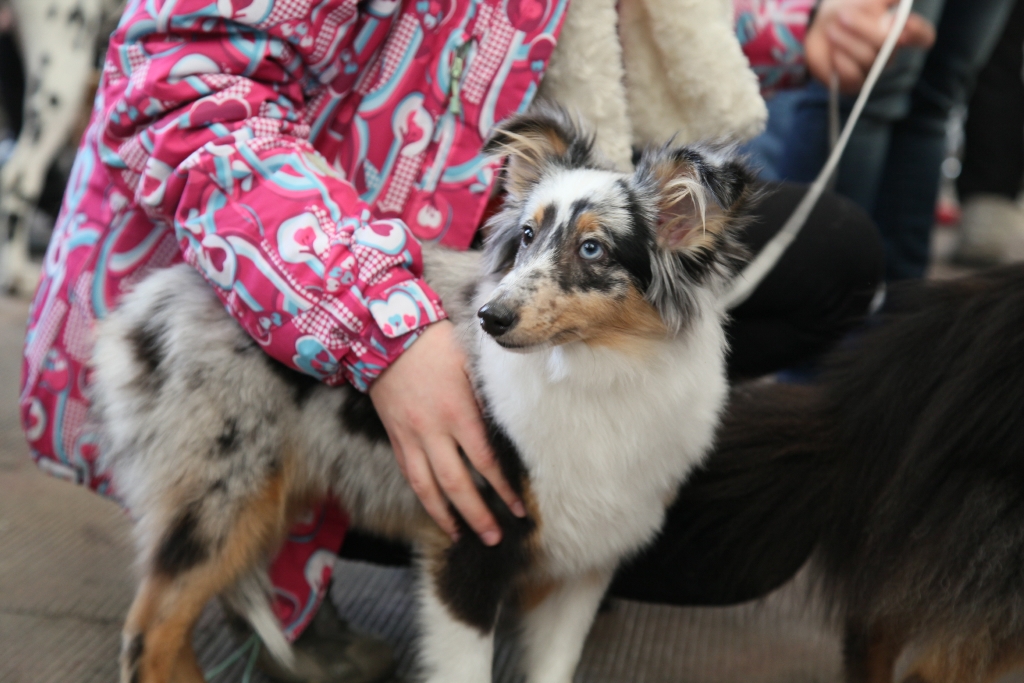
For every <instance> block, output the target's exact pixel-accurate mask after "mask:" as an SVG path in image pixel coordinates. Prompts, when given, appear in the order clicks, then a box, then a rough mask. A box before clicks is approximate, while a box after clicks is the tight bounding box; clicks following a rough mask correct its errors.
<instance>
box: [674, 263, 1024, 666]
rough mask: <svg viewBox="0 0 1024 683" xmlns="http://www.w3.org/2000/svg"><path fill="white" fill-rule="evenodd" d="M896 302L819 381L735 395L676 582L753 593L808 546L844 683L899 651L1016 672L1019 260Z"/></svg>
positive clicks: (1023, 624) (1020, 520) (1023, 404)
mask: <svg viewBox="0 0 1024 683" xmlns="http://www.w3.org/2000/svg"><path fill="white" fill-rule="evenodd" d="M895 295H896V301H895V305H894V306H892V307H891V308H893V309H894V310H893V312H892V315H891V316H890V319H889V320H887V321H886V322H885V323H884V324H883V325H881V326H879V327H878V328H876V329H875V330H873V331H871V332H870V333H868V334H866V335H865V336H864V337H863V338H861V339H858V340H856V341H855V342H854V343H853V344H852V345H851V347H850V348H849V349H846V350H843V351H841V352H838V353H837V354H836V355H834V356H833V357H832V359H831V360H830V362H829V363H828V370H827V372H826V373H825V375H824V377H823V380H822V382H821V384H820V386H815V387H793V386H786V385H753V386H750V387H747V388H745V389H742V390H739V391H737V392H736V394H735V395H734V397H733V401H732V403H731V405H730V408H729V410H728V413H727V417H726V419H725V421H724V424H723V428H722V431H721V433H720V440H719V446H718V450H716V452H715V453H714V454H713V455H712V456H710V457H709V458H708V459H707V461H706V463H705V464H704V465H702V467H701V468H700V469H699V470H698V471H696V472H695V473H694V474H693V475H692V478H691V479H690V480H689V481H688V483H687V484H686V485H685V486H684V487H683V489H682V490H681V492H680V498H679V505H680V506H681V507H680V508H676V509H675V510H673V515H674V516H676V515H678V516H680V518H681V519H686V520H687V522H688V524H687V525H686V528H685V529H682V530H680V533H679V535H678V538H677V537H676V536H673V538H674V540H677V541H678V542H679V543H680V545H681V546H682V547H689V548H691V549H692V552H691V553H690V555H691V556H693V557H695V558H699V559H697V560H695V561H694V563H693V565H691V566H689V567H681V568H680V570H681V577H682V574H683V573H685V576H686V578H687V579H689V580H701V579H706V580H707V581H709V582H710V583H714V584H716V589H715V590H716V591H717V592H718V593H719V594H721V595H729V594H733V595H738V596H744V597H746V598H751V597H755V595H756V594H757V593H759V592H764V590H763V589H766V588H770V587H771V584H777V583H780V582H781V581H783V580H784V579H785V578H786V576H787V575H791V574H792V573H793V572H794V571H795V570H796V568H798V567H799V566H800V565H801V564H803V562H804V560H806V559H807V558H808V557H809V556H810V557H811V559H812V571H813V572H814V573H815V574H816V575H817V577H818V578H820V581H821V587H822V588H823V596H824V598H825V600H826V603H827V604H828V605H829V606H830V607H831V608H832V610H833V613H834V615H835V616H836V617H837V618H838V619H839V620H840V623H842V624H843V625H844V628H845V664H846V677H847V681H849V682H850V683H868V682H870V683H889V682H890V681H892V680H894V678H895V677H896V676H897V672H896V671H895V669H896V668H897V659H898V658H899V657H900V656H901V653H904V652H905V651H906V652H907V656H908V659H907V660H905V661H908V662H909V664H908V665H907V666H908V668H907V669H906V670H905V671H903V672H902V673H901V675H900V676H899V680H902V681H906V682H908V683H909V682H911V681H913V682H915V683H974V682H980V681H994V680H997V679H998V678H999V677H1000V676H1001V675H1003V674H1006V673H1007V672H1008V671H1009V670H1011V669H1014V668H1017V667H1020V666H1021V665H1022V664H1024V267H1013V268H1008V269H1003V270H997V271H992V272H990V273H986V274H983V275H979V276H974V277H971V278H968V279H964V280H960V281H953V282H943V283H934V284H928V285H915V286H912V287H911V288H909V289H901V290H898V291H897V292H895ZM683 554H686V553H685V551H684V552H683ZM681 564H685V563H681ZM899 668H900V669H901V670H902V669H903V667H902V666H900V667H899ZM1015 680H1016V679H1015Z"/></svg>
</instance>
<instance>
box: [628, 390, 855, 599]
mask: <svg viewBox="0 0 1024 683" xmlns="http://www.w3.org/2000/svg"><path fill="white" fill-rule="evenodd" d="M833 431H834V430H832V429H831V425H830V424H829V423H828V420H827V419H826V418H825V416H824V415H823V413H822V407H821V399H820V394H819V392H818V390H817V389H815V388H812V387H803V386H791V385H784V384H774V383H759V384H754V385H748V386H746V387H741V388H738V389H736V390H734V392H733V395H732V397H731V399H730V403H729V407H728V409H727V414H726V416H725V419H724V421H723V424H722V426H721V428H720V430H719V435H718V444H717V446H716V448H715V449H714V451H713V452H712V453H711V454H710V455H709V456H708V458H707V459H706V460H705V462H704V463H703V464H702V465H701V466H700V467H699V468H698V469H697V470H696V471H695V472H694V473H693V474H692V475H691V477H690V479H689V480H688V481H687V483H686V484H685V485H684V486H683V487H682V488H681V489H680V491H679V497H678V498H677V500H676V502H675V504H674V505H673V506H672V507H671V509H670V511H669V516H668V519H667V520H666V524H665V527H664V528H663V530H662V539H663V540H661V539H659V542H658V545H657V546H656V547H655V549H652V551H651V554H650V555H647V556H641V557H640V558H638V560H637V564H636V565H634V566H635V567H641V566H643V567H647V566H649V563H650V562H652V561H654V558H658V559H657V561H658V562H659V563H661V562H664V563H671V564H665V565H664V567H665V569H666V571H671V575H672V576H674V577H677V579H678V580H677V582H676V584H675V587H674V588H673V590H674V591H676V592H677V593H678V594H676V595H673V596H672V597H673V601H675V602H679V603H681V604H691V605H725V604H735V603H739V602H744V601H747V600H751V599H754V598H759V597H762V596H763V595H765V594H766V593H768V592H769V591H771V590H773V589H774V588H776V587H778V586H780V585H782V584H783V583H785V582H786V581H788V580H789V579H790V578H792V576H793V575H794V574H795V573H796V572H797V571H798V570H799V569H800V567H801V566H803V565H804V563H805V562H806V561H807V559H808V558H809V557H810V555H811V553H812V551H813V550H814V548H815V546H816V544H817V542H818V538H819V535H820V533H821V526H822V515H821V512H822V508H824V507H825V505H826V503H827V498H828V490H829V488H830V486H831V478H832V476H833V475H832V472H833V471H834V470H835V467H834V459H835V457H836V455H835V453H834V452H833V443H832V440H831V434H832V433H833ZM669 567H671V569H670V570H669ZM621 576H622V577H623V579H622V580H621V581H620V584H621V583H624V582H625V581H627V580H628V581H629V583H630V585H629V587H628V589H626V590H621V591H620V592H621V593H623V594H625V595H626V596H628V597H632V598H635V599H641V600H656V599H657V598H658V596H659V594H660V592H663V591H664V590H665V587H664V586H663V585H652V586H651V589H650V590H651V591H652V592H651V594H650V595H647V594H646V593H645V589H644V588H643V583H644V581H643V580H641V579H639V578H636V579H634V578H632V577H637V576H638V574H633V575H632V577H631V575H630V570H628V569H627V570H626V571H625V572H624V573H623V574H622V575H621ZM616 588H617V589H619V588H620V585H617V586H616Z"/></svg>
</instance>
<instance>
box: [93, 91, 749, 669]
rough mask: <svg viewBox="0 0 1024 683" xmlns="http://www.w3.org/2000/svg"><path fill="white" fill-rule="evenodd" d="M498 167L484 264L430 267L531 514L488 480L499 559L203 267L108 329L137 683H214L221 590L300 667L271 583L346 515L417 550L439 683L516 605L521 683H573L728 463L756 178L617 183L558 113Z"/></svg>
mask: <svg viewBox="0 0 1024 683" xmlns="http://www.w3.org/2000/svg"><path fill="white" fill-rule="evenodd" d="M488 150H489V151H490V152H492V153H494V154H500V155H503V156H507V157H508V162H507V165H506V169H505V184H506V187H507V192H508V198H507V200H506V203H505V205H504V209H503V210H502V212H501V213H500V214H499V215H497V216H496V217H495V218H494V219H493V220H492V221H491V223H490V226H489V230H490V232H489V236H488V239H487V240H486V244H485V248H484V251H483V253H482V255H480V254H478V253H472V252H471V253H456V252H451V251H446V250H442V249H437V248H433V249H427V250H425V251H426V254H425V270H426V276H427V279H428V280H429V281H430V283H431V285H432V286H433V287H434V288H435V289H436V291H438V293H439V294H440V295H441V296H442V298H443V300H444V302H445V304H446V308H447V310H448V312H449V315H450V316H451V318H452V319H453V321H454V322H455V323H456V324H457V325H459V326H461V328H462V332H463V334H462V335H461V338H462V339H463V340H464V344H465V348H466V352H467V354H468V355H469V357H470V359H471V375H472V377H473V380H474V383H475V387H476V390H477V392H478V396H479V400H480V402H481V404H482V406H483V408H484V413H485V419H486V421H487V423H488V429H489V437H490V441H491V445H492V446H493V448H494V450H495V452H496V455H497V457H498V459H499V460H500V463H501V466H502V468H503V471H504V473H505V475H506V477H507V478H508V480H509V482H510V484H511V485H512V486H513V487H514V488H515V489H516V490H517V491H518V492H519V493H520V495H521V496H522V497H523V499H524V500H525V501H526V502H527V509H528V513H529V514H528V517H527V518H526V519H520V518H517V517H515V516H514V515H512V514H511V512H509V510H507V509H506V508H505V507H504V504H503V503H502V502H501V500H500V498H498V497H497V496H496V495H495V494H494V492H493V491H491V490H490V489H489V488H488V487H487V485H486V483H481V484H480V485H481V488H482V491H483V493H484V496H485V499H486V500H487V501H488V504H489V505H490V506H491V508H492V510H493V512H494V513H495V515H496V517H497V519H498V520H499V522H500V524H501V526H502V529H503V532H504V537H503V541H502V542H501V543H500V544H499V545H498V546H496V547H493V548H489V547H485V546H484V545H483V544H482V543H481V542H480V541H479V540H478V539H477V537H476V536H475V534H473V533H472V532H470V531H469V529H468V527H465V526H464V525H463V532H464V533H462V534H461V537H460V538H459V540H458V541H456V542H453V541H452V540H450V539H449V538H448V537H447V536H446V535H445V534H443V533H442V532H441V531H440V529H438V528H437V527H436V526H435V524H434V523H433V522H432V521H431V520H430V518H429V517H427V515H426V513H425V512H424V510H423V509H422V508H421V506H420V504H419V502H418V500H417V498H416V496H415V495H414V494H413V491H412V490H411V489H410V487H409V486H408V485H407V483H406V481H405V479H404V478H403V477H402V474H401V472H400V471H399V468H398V465H397V464H396V462H395V458H394V455H393V453H392V450H391V447H390V445H389V442H388V438H387V434H386V433H385V431H384V428H383V426H382V424H381V422H380V420H379V419H378V417H377V415H376V413H375V412H374V410H373V407H372V404H371V403H370V402H369V399H368V398H367V397H366V396H365V395H363V394H360V393H358V392H357V391H355V390H354V389H352V388H348V387H335V388H330V387H327V386H324V385H321V384H318V383H316V382H314V381H312V380H311V379H309V378H307V377H305V376H301V375H298V374H297V373H293V372H292V371H291V370H289V369H287V368H284V367H283V366H280V365H278V364H277V363H276V362H275V361H273V360H271V359H270V358H269V357H268V356H266V355H265V354H264V353H263V352H262V351H261V350H260V349H259V348H258V347H257V346H256V344H255V343H254V342H253V341H252V340H251V339H250V338H249V337H248V336H247V335H246V334H245V332H243V330H242V329H241V328H240V327H239V326H238V325H237V324H236V323H235V322H234V321H233V320H232V319H231V318H229V317H228V315H227V314H226V313H225V311H224V309H223V307H222V306H221V304H220V303H219V302H218V300H217V298H216V297H215V296H214V294H213V293H212V292H211V291H210V287H209V286H208V285H207V284H206V283H205V282H203V280H202V278H201V277H200V276H199V275H197V274H196V273H195V272H193V271H192V270H191V269H190V268H188V267H187V266H177V267H174V268H170V269H166V270H162V271H159V272H155V273H153V274H152V275H151V276H150V277H149V278H148V279H146V280H145V281H143V282H141V283H140V284H139V285H138V286H137V287H136V288H135V289H134V290H133V291H132V292H131V293H129V294H128V295H126V297H125V299H124V301H123V304H122V305H121V306H120V307H119V309H118V310H117V311H116V312H114V313H113V314H112V315H110V316H109V317H108V318H107V319H106V320H104V321H103V323H102V324H101V325H100V327H99V329H98V336H97V344H96V350H95V355H94V363H95V393H94V402H95V417H96V419H97V421H98V422H99V423H100V424H101V426H102V427H103V429H104V432H105V435H106V449H105V452H106V457H107V458H108V459H109V465H110V467H111V468H112V470H113V472H114V474H115V477H116V482H117V486H118V490H119V491H120V492H121V493H122V494H123V496H124V498H125V500H126V502H127V504H128V506H129V507H130V509H131V511H132V513H133V515H134V517H135V518H136V520H137V523H136V529H137V537H138V544H139V564H140V567H141V573H142V577H141V584H140V587H139V589H138V593H137V595H136V598H135V601H134V603H133V605H132V607H131V609H130V611H129V614H128V618H127V623H126V625H125V630H124V648H123V652H122V662H121V664H122V670H121V671H122V673H121V676H122V681H123V683H129V682H130V681H137V682H138V683H166V682H168V681H170V680H172V678H173V680H174V681H185V680H188V681H193V680H195V681H201V680H202V679H201V677H200V673H199V670H198V668H197V666H196V663H195V661H194V656H193V654H192V650H191V648H190V646H189V636H190V633H191V630H192V627H193V625H194V623H195V621H196V619H197V617H198V616H199V612H200V610H201V609H202V607H203V605H204V603H206V602H207V600H209V599H210V598H211V597H213V596H214V595H217V594H223V595H225V597H226V598H227V599H228V600H229V601H232V602H234V603H235V604H236V605H237V606H239V608H240V610H241V611H242V612H244V613H245V614H247V615H248V616H249V618H250V620H251V621H252V622H253V626H254V627H255V628H256V629H257V630H258V631H259V632H260V634H261V636H262V637H263V639H264V641H265V642H266V643H268V645H269V646H271V649H272V650H273V651H274V652H275V654H276V655H277V656H279V657H280V658H281V659H283V660H285V661H288V659H289V656H290V652H289V649H288V645H287V643H286V642H285V641H284V640H283V637H282V636H281V635H280V633H279V630H278V627H277V626H276V624H275V623H274V622H273V618H272V617H270V616H269V612H268V609H267V600H266V597H265V595H264V593H263V586H265V580H264V579H262V578H261V577H262V576H263V569H264V567H265V563H266V560H267V558H268V557H270V556H271V555H272V554H273V553H274V551H275V549H276V547H277V546H278V544H279V543H280V541H281V539H282V536H283V534H284V533H285V531H286V529H288V527H289V522H290V520H292V519H293V518H294V515H295V513H296V511H297V510H300V509H302V508H303V506H305V505H306V504H308V503H309V502H311V501H319V500H323V499H325V498H326V497H327V496H328V495H331V496H334V497H336V498H337V499H338V500H340V501H341V502H342V504H343V505H344V507H345V509H346V510H347V511H348V513H349V515H350V516H351V521H352V524H353V526H354V527H355V528H359V529H365V530H369V531H371V532H373V533H376V534H379V535H384V536H388V537H392V538H398V539H406V540H409V541H411V542H412V543H413V544H414V545H415V547H416V548H417V550H418V555H419V557H420V561H419V565H418V566H419V567H420V571H421V574H422V581H421V590H420V605H419V608H420V622H419V623H420V625H421V630H422V639H421V648H420V649H421V665H422V670H423V672H424V674H425V677H426V679H427V680H428V681H431V682H433V683H481V682H482V681H489V680H490V676H491V658H492V638H493V629H494V626H495V620H496V617H497V615H498V612H499V609H501V608H502V607H503V606H508V607H510V608H512V607H517V606H518V607H519V608H520V609H521V615H522V624H523V628H522V638H523V643H522V645H523V652H524V656H523V668H524V670H525V673H526V675H527V679H528V680H529V681H530V682H531V683H569V681H571V679H572V675H573V671H574V669H575V667H576V664H577V660H578V658H579V655H580V651H581V648H582V645H583V641H584V638H585V636H586V634H587V632H588V630H589V627H590V624H591V621H592V619H593V616H594V613H595V610H596V609H597V607H598V603H599V602H600V600H601V597H602V595H603V594H604V591H605V588H606V586H607V585H608V582H609V580H610V577H611V575H612V573H613V572H614V570H615V569H616V567H617V566H618V565H619V563H620V562H621V561H622V560H623V559H624V558H625V557H627V556H629V555H631V554H633V553H635V552H637V551H638V550H639V549H640V548H642V547H643V546H644V545H645V544H647V543H648V542H649V541H650V540H651V539H652V537H653V536H654V535H655V534H656V533H657V531H658V528H659V526H660V525H661V523H662V520H663V518H664V513H665V509H666V506H667V505H668V504H669V502H670V501H671V500H672V498H673V496H674V495H675V493H676V490H677V489H678V487H679V484H680V482H681V481H682V480H683V479H684V478H685V477H686V476H687V474H688V473H689V472H690V470H691V469H692V468H693V467H694V466H695V465H696V464H697V463H699V462H700V461H701V459H702V458H703V457H704V455H705V453H706V452H707V451H708V450H709V448H710V446H711V444H712V440H713V437H714V433H715V429H716V427H717V425H718V422H719V416H720V413H721V410H722V407H723V405H724V402H725V400H726V396H727V386H726V377H725V369H724V357H725V350H726V340H725V335H724V334H723V328H722V323H723V318H724V313H723V310H722V307H721V305H720V303H719V298H720V297H719V294H720V292H721V291H722V290H723V289H724V286H725V284H726V283H727V282H728V280H729V278H730V277H731V276H732V274H733V273H734V271H735V268H736V266H737V264H738V263H739V262H740V261H741V259H742V249H741V248H740V247H739V245H738V243H737V242H736V240H735V231H736V230H737V225H738V221H739V220H740V218H739V217H740V215H741V214H742V213H743V208H744V206H745V204H746V203H747V201H748V198H749V189H748V188H749V183H750V177H749V175H748V173H747V172H746V171H745V170H744V168H743V167H742V166H741V165H740V164H739V163H737V162H736V161H735V160H733V159H731V158H729V157H727V156H720V155H718V154H717V153H715V152H712V151H702V150H699V149H692V148H671V147H666V148H663V149H658V150H654V151H651V152H649V153H647V154H645V155H644V157H643V159H642V160H641V162H640V163H639V165H638V167H637V169H636V171H635V172H634V173H621V172H618V171H615V170H613V169H612V168H611V167H610V166H609V165H608V164H606V163H605V162H603V161H602V160H601V159H600V158H599V156H598V155H597V154H596V153H595V151H594V149H593V139H592V137H590V136H588V135H586V134H585V133H583V132H581V131H580V130H579V129H578V128H577V126H576V125H574V124H573V122H572V121H571V120H570V119H569V118H568V117H567V116H565V115H564V113H562V112H560V111H558V110H553V109H549V110H540V111H538V112H537V113H534V114H530V115H526V116H522V117H519V118H514V119H512V120H511V121H509V122H507V123H506V124H504V125H503V126H501V127H500V129H499V130H498V131H497V133H496V134H495V136H494V137H493V138H492V140H491V141H490V142H489V146H488ZM328 416H333V419H327V418H328Z"/></svg>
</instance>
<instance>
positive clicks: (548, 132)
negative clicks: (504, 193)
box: [497, 128, 569, 196]
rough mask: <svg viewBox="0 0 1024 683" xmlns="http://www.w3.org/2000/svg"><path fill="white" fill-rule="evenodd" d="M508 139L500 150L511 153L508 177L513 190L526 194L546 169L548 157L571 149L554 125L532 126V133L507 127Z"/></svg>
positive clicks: (507, 153) (510, 188)
mask: <svg viewBox="0 0 1024 683" xmlns="http://www.w3.org/2000/svg"><path fill="white" fill-rule="evenodd" d="M502 135H504V137H505V138H507V140H505V141H504V142H503V143H502V144H501V145H500V147H499V149H498V150H497V151H498V153H499V154H503V155H505V156H507V157H508V161H507V162H506V167H505V171H506V178H507V180H508V185H509V190H510V191H511V192H512V193H513V194H514V195H517V196H523V195H525V194H526V193H527V192H528V191H529V190H530V188H531V187H532V186H533V184H534V183H536V182H537V180H539V179H540V177H541V175H542V174H543V172H544V168H545V166H546V164H545V163H544V162H545V160H546V159H548V158H550V157H556V156H561V155H562V154H565V153H566V151H567V150H568V149H569V145H568V142H567V141H566V140H565V139H563V138H562V136H561V134H560V133H559V131H557V130H555V129H554V128H544V129H537V130H532V131H530V132H529V134H520V133H514V132H512V131H509V130H506V131H503V133H502Z"/></svg>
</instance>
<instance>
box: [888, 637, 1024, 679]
mask: <svg viewBox="0 0 1024 683" xmlns="http://www.w3.org/2000/svg"><path fill="white" fill-rule="evenodd" d="M915 654H916V656H915V657H914V661H913V663H912V664H911V666H910V667H909V668H908V670H907V673H906V674H905V675H904V676H903V678H902V681H903V682H905V683H912V682H913V683H988V682H989V681H992V682H995V681H998V680H999V679H1000V678H1001V677H1002V676H1003V675H1005V674H1006V673H1008V672H1009V671H1012V670H1013V669H1014V668H1015V667H1016V666H1018V665H1020V664H1021V663H1022V662H1024V652H1022V650H1021V647H1020V644H1019V643H1018V644H1016V645H1013V644H1010V643H1005V642H1004V643H996V642H993V639H992V635H991V633H989V632H988V631H987V629H986V630H981V631H978V632H976V633H974V634H965V633H954V634H941V635H937V636H934V637H932V638H930V639H929V640H928V641H927V642H925V643H924V644H923V645H922V646H919V648H918V649H917V651H916V652H915Z"/></svg>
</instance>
